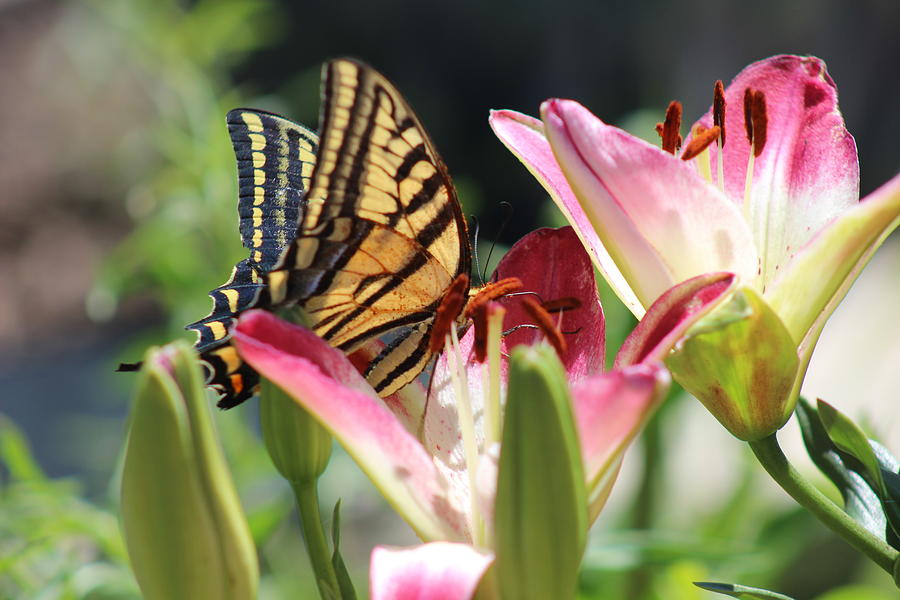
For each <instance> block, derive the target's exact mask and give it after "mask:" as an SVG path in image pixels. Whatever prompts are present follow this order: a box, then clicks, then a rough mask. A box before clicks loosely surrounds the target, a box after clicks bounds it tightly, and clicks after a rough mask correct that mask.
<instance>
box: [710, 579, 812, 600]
mask: <svg viewBox="0 0 900 600" xmlns="http://www.w3.org/2000/svg"><path fill="white" fill-rule="evenodd" d="M694 585H696V586H697V587H699V588H702V589H704V590H709V591H710V592H716V593H717V594H725V595H726V596H732V597H734V598H768V599H769V600H794V599H793V598H791V597H790V596H785V595H784V594H779V593H778V592H773V591H772V590H764V589H762V588H754V587H747V586H746V585H738V584H735V583H715V582H712V581H695V582H694Z"/></svg>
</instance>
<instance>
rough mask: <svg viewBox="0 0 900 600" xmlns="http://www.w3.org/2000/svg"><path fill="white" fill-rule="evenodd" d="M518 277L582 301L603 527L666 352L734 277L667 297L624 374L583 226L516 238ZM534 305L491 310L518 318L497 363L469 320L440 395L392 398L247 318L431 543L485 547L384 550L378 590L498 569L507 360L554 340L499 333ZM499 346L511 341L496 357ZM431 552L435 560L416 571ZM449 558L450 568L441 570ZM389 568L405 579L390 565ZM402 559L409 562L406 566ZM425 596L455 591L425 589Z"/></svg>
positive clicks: (663, 383) (285, 381) (588, 411)
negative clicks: (494, 563) (612, 348)
mask: <svg viewBox="0 0 900 600" xmlns="http://www.w3.org/2000/svg"><path fill="white" fill-rule="evenodd" d="M510 276H516V277H518V278H519V279H521V281H522V283H523V289H524V290H526V291H528V292H533V293H534V294H536V295H537V297H538V298H540V299H541V300H542V301H544V302H547V301H552V300H557V299H563V298H566V299H571V298H574V299H577V300H578V304H579V306H578V308H575V309H573V310H567V311H564V312H563V313H561V315H560V317H559V318H560V321H561V324H560V329H561V330H562V331H563V332H569V333H563V337H564V338H565V341H566V345H567V349H566V350H565V353H564V355H563V356H562V363H563V365H564V367H565V369H566V373H567V377H568V379H569V382H570V391H571V397H572V399H573V402H574V406H573V408H574V410H573V413H574V415H575V417H574V418H575V421H576V423H575V425H576V427H577V431H578V437H579V439H580V447H581V454H582V457H583V463H584V476H585V483H586V488H587V491H588V495H587V497H588V506H586V507H584V510H585V511H586V512H587V514H588V516H589V518H590V520H591V521H593V519H594V518H596V516H597V514H599V512H600V509H601V508H602V506H603V504H604V502H605V500H606V497H607V495H608V493H609V491H610V489H611V487H612V484H613V482H614V481H615V477H616V474H617V471H618V466H619V464H620V462H621V458H622V454H623V453H624V451H625V449H626V448H627V446H628V444H629V443H630V441H631V440H632V439H633V438H634V436H635V435H636V434H637V433H638V431H639V430H640V428H641V427H642V425H643V424H644V422H645V421H646V420H647V418H648V417H649V415H650V414H652V412H653V410H654V409H655V408H656V406H657V405H658V403H659V402H660V401H661V399H662V398H663V396H664V395H665V392H666V390H667V388H668V383H669V378H668V373H667V371H666V370H665V369H664V368H663V367H662V365H661V363H660V358H661V357H662V356H663V355H664V353H665V351H667V350H668V348H669V347H671V344H672V343H674V340H676V339H677V338H678V335H679V334H678V333H677V332H681V331H683V330H684V329H685V328H686V327H689V326H690V324H691V323H693V322H695V321H696V320H697V319H698V318H700V317H701V316H702V315H703V314H705V313H706V312H708V311H709V310H711V308H712V307H714V306H715V305H716V303H717V302H720V301H721V299H722V298H723V297H725V296H727V293H728V290H730V289H731V288H732V287H733V278H732V277H731V276H729V275H727V274H724V275H722V274H716V275H712V276H705V277H703V278H698V279H696V280H693V281H691V282H688V283H687V284H685V285H683V286H680V287H679V288H677V289H676V290H674V291H673V292H672V293H671V294H669V295H667V296H666V297H665V298H663V299H661V300H660V302H659V303H658V305H657V306H655V307H654V308H653V310H651V311H650V314H648V318H647V320H646V326H645V327H644V328H643V329H642V330H641V331H640V332H636V335H633V336H632V339H631V340H630V341H629V343H628V344H626V347H627V356H624V355H623V356H624V357H620V358H621V360H620V362H619V365H618V366H617V368H616V369H615V370H613V371H611V372H606V373H604V372H602V366H603V362H604V351H603V347H604V327H605V325H604V320H603V313H602V310H601V307H600V303H599V299H598V296H597V289H596V283H595V281H594V275H593V269H592V267H591V263H590V259H589V258H588V256H587V254H586V253H585V251H584V249H583V247H582V246H581V244H580V242H579V241H578V238H577V237H576V235H575V234H574V232H573V231H572V229H571V228H568V227H567V228H563V229H559V230H548V229H545V230H540V231H536V232H534V233H532V234H529V235H528V236H526V237H525V238H523V239H522V240H520V241H519V242H518V243H516V244H515V245H514V246H513V248H512V249H511V250H510V251H509V253H508V254H507V255H506V257H504V259H503V260H502V261H501V263H500V265H499V266H498V268H497V271H496V273H495V278H504V277H510ZM521 302H522V300H521V299H520V298H515V297H508V298H503V299H501V300H499V301H498V302H497V303H496V305H494V306H493V308H491V307H489V308H490V310H489V312H491V313H494V314H495V315H502V314H503V313H504V312H505V320H504V321H503V323H502V327H500V326H499V325H500V323H499V322H492V321H491V318H492V317H489V319H488V320H489V331H491V332H492V333H490V334H489V340H488V360H487V362H486V363H484V364H482V363H478V362H477V361H475V360H474V359H473V355H474V353H473V346H474V344H475V332H474V328H470V329H469V330H468V331H467V332H466V334H465V335H464V336H463V338H462V339H461V340H459V341H458V343H457V342H455V341H454V343H453V344H452V346H453V347H448V348H446V349H445V351H444V352H443V353H442V354H441V356H440V357H439V359H438V361H437V363H436V365H435V368H434V373H433V376H432V381H431V384H430V386H429V389H428V390H426V389H425V388H424V387H423V386H422V385H420V384H418V383H414V384H412V385H411V386H408V387H407V388H404V390H401V392H400V393H398V394H395V395H394V396H392V397H390V398H387V399H381V398H379V397H378V395H377V394H376V393H375V392H374V390H372V389H371V387H369V386H368V384H367V383H366V381H365V379H363V377H362V376H361V375H360V374H359V372H358V371H357V370H356V369H355V368H354V366H353V365H352V364H351V362H350V361H349V360H348V359H347V358H346V357H345V356H344V355H343V354H341V353H340V352H339V351H337V350H335V349H333V348H331V347H330V346H328V345H327V344H326V343H325V342H323V341H322V340H320V339H319V338H317V337H316V336H315V335H314V334H312V333H311V332H309V331H308V330H305V329H303V328H301V327H298V326H295V325H292V324H289V323H286V322H284V321H281V320H280V319H278V318H277V317H275V316H274V315H272V314H270V313H267V312H262V311H251V312H248V313H247V314H246V315H245V316H243V317H242V318H241V319H240V322H239V324H238V326H237V327H236V329H235V333H234V340H235V343H236V345H237V348H238V351H239V352H240V353H241V355H242V357H243V358H244V359H245V360H246V361H247V362H248V363H250V364H251V365H252V366H253V367H254V368H255V369H257V370H258V371H259V372H260V373H261V374H263V375H264V376H265V377H266V378H268V379H269V380H271V381H272V382H274V383H275V384H276V385H278V386H279V387H281V388H282V389H283V390H285V391H286V392H287V393H288V394H290V395H291V396H292V397H293V398H294V399H295V400H296V401H297V402H298V404H301V405H302V406H304V407H305V408H306V409H307V410H308V411H309V412H310V413H311V414H312V415H313V416H315V417H316V418H317V419H318V420H319V421H320V422H321V423H322V424H323V425H324V426H325V427H326V428H327V429H329V430H330V431H331V433H332V434H333V435H334V437H335V438H336V439H337V440H338V441H339V442H340V443H341V444H342V445H343V446H344V448H345V449H346V450H347V452H348V453H349V454H350V455H351V456H352V457H353V459H354V460H355V461H356V462H357V464H358V465H359V466H360V468H361V469H362V470H363V471H364V472H365V473H366V475H367V476H368V477H369V478H370V479H371V480H372V482H373V483H374V484H375V485H376V487H378V489H379V490H380V491H381V493H382V494H383V495H384V496H385V498H386V499H387V500H388V502H389V503H390V504H391V505H392V506H393V507H394V509H395V510H397V511H398V513H399V514H400V515H401V516H402V517H403V518H404V519H405V520H406V521H407V522H408V523H409V524H410V526H411V527H412V528H413V530H414V531H415V532H416V533H417V535H418V536H419V537H420V538H421V539H422V540H423V541H424V542H430V543H436V542H455V543H461V544H464V545H467V546H469V547H471V548H473V549H474V550H473V551H472V552H475V554H473V553H472V552H469V553H468V554H466V552H465V551H463V554H466V556H468V557H469V558H471V559H472V560H463V559H459V560H458V561H457V560H456V559H455V558H453V557H454V556H457V553H455V552H449V553H442V552H436V551H434V549H433V548H430V547H428V545H427V546H425V547H421V548H420V550H421V554H417V553H415V552H413V553H410V554H404V555H402V556H403V557H405V558H402V557H399V558H397V561H399V563H398V562H397V561H389V560H387V559H384V557H385V556H388V555H387V554H385V553H387V552H388V551H387V550H376V553H375V554H373V570H375V571H376V572H373V574H372V581H373V586H374V584H375V583H378V589H381V590H386V589H399V588H396V587H391V586H392V585H394V586H395V585H396V582H395V583H391V580H392V579H393V578H394V577H398V578H400V579H398V580H397V581H404V582H406V583H404V585H406V584H407V583H408V580H409V578H424V579H422V581H421V585H422V587H421V589H423V590H426V589H434V588H429V587H428V586H427V580H431V579H435V578H437V579H440V578H443V577H446V576H447V573H448V571H447V569H451V568H453V569H460V568H463V569H466V570H469V571H470V572H472V573H477V574H478V577H480V574H481V572H483V571H484V569H485V568H486V566H487V563H485V562H484V561H482V560H480V559H478V558H477V557H478V556H487V557H488V558H489V560H488V562H490V560H491V559H492V557H493V546H492V527H491V524H492V519H493V501H494V494H495V491H496V481H497V457H498V455H499V440H500V436H499V433H500V427H501V426H502V418H501V417H500V416H499V415H500V414H502V410H503V409H502V407H503V405H504V400H503V397H504V395H505V389H506V377H507V375H506V374H507V364H506V360H505V359H503V358H502V356H503V355H504V354H508V352H509V351H510V350H511V349H512V348H513V347H514V346H517V345H520V344H533V343H537V342H538V341H539V340H540V339H541V338H542V337H543V336H544V333H543V332H542V331H541V330H538V329H534V328H530V327H525V328H519V329H517V330H516V331H514V332H512V333H509V334H508V335H504V336H503V337H501V336H500V334H499V331H500V330H501V329H506V330H508V329H510V328H513V327H516V326H518V325H530V324H531V323H532V319H531V318H530V317H529V316H528V315H527V312H526V311H525V310H523V309H522V308H521V306H520V304H521ZM503 307H505V310H504V308H503ZM492 323H493V324H492ZM654 324H655V326H654ZM494 325H497V327H494ZM492 327H493V329H492ZM673 332H675V333H673ZM492 340H493V341H492ZM492 343H496V344H497V349H499V350H498V351H495V352H493V353H492V351H491V344H492ZM498 384H499V385H498ZM444 547H445V548H446V546H444ZM404 552H406V551H404ZM422 556H425V557H426V559H427V560H426V559H422V558H421V557H422ZM379 557H381V558H379ZM382 559H384V560H382ZM407 559H408V560H407ZM420 560H426V562H428V563H429V565H431V566H429V568H419V567H416V566H415V565H417V564H418V562H419V561H420ZM441 560H443V561H445V564H443V566H442V565H441V564H438V563H439V561H441ZM435 561H438V562H435ZM453 562H456V563H457V564H455V565H454V564H450V563H453ZM388 563H390V564H391V565H393V566H391V567H390V568H391V570H392V572H394V571H396V573H395V574H394V575H391V576H388V575H386V574H385V573H387V571H385V572H381V569H382V568H384V569H387V568H388V567H385V566H384V565H385V564H388ZM398 564H400V565H404V564H405V565H409V567H408V568H397V565H398ZM475 580H476V581H477V577H476V579H475ZM417 585H418V584H417ZM383 586H386V587H383ZM454 589H455V588H454ZM471 589H474V588H465V589H463V588H460V590H461V591H460V594H459V595H458V596H452V597H459V598H467V597H470V595H471V594H470V591H471ZM466 590H468V591H466ZM445 591H446V590H445ZM463 592H465V593H463ZM380 594H381V595H379V596H378V597H382V598H387V597H391V598H403V597H407V596H404V595H402V594H399V595H389V594H387V592H383V593H380ZM416 597H419V598H449V597H451V596H448V595H446V594H445V595H440V594H437V595H429V594H428V593H425V592H423V595H420V596H416Z"/></svg>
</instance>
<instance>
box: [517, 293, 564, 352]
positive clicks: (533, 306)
mask: <svg viewBox="0 0 900 600" xmlns="http://www.w3.org/2000/svg"><path fill="white" fill-rule="evenodd" d="M522 307H523V308H524V309H525V311H526V312H527V313H528V314H529V315H530V316H531V318H532V319H534V321H535V324H536V325H537V327H538V329H540V330H541V331H542V332H543V333H544V337H545V338H546V340H547V341H548V342H549V343H550V345H551V346H553V348H554V349H555V350H556V353H557V354H558V355H559V356H560V357H563V356H565V354H566V340H565V338H564V337H563V334H562V333H561V332H560V330H559V329H558V327H557V325H556V323H554V322H553V317H552V316H551V315H550V313H549V312H547V311H546V310H545V309H544V307H543V306H541V305H540V304H538V303H537V302H535V301H534V300H532V299H531V298H525V299H524V300H523V301H522ZM560 316H562V315H560Z"/></svg>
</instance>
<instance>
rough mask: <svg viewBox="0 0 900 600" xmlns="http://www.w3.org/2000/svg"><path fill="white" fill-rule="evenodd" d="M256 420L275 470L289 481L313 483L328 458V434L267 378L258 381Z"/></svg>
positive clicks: (329, 443)
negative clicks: (257, 416)
mask: <svg viewBox="0 0 900 600" xmlns="http://www.w3.org/2000/svg"><path fill="white" fill-rule="evenodd" d="M259 422H260V427H261V428H262V435H263V440H265V443H266V449H267V450H268V451H269V456H270V457H271V458H272V463H273V464H274V465H275V468H276V469H278V472H279V473H281V475H282V476H283V477H284V478H285V479H287V480H288V481H289V482H291V483H292V484H300V483H309V482H314V481H315V480H316V479H318V478H319V476H320V475H321V474H322V473H324V472H325V467H327V466H328V459H329V458H331V446H332V444H331V434H330V433H328V430H326V429H325V428H324V427H322V426H321V425H319V422H318V421H316V419H315V418H314V417H313V416H312V415H310V414H309V413H308V412H307V411H306V409H305V408H303V407H302V406H300V405H299V404H297V403H296V402H294V400H293V399H292V398H291V397H290V396H289V395H287V394H285V393H284V392H283V391H282V390H281V388H279V387H278V386H277V385H275V384H273V383H271V382H270V381H268V380H267V379H263V380H262V381H261V382H260V393H259Z"/></svg>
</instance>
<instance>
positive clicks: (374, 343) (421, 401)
mask: <svg viewBox="0 0 900 600" xmlns="http://www.w3.org/2000/svg"><path fill="white" fill-rule="evenodd" d="M385 345H386V344H385V343H384V342H382V341H381V340H370V341H369V342H366V343H365V344H363V346H362V347H361V348H359V349H358V350H356V351H355V352H352V353H351V354H348V355H347V358H348V359H349V360H350V362H351V363H353V366H354V367H356V370H357V371H359V372H360V373H365V371H366V368H368V366H369V364H370V363H371V362H372V360H374V359H375V357H376V356H378V353H379V352H381V351H382V350H383V349H384V347H385ZM426 397H427V391H426V390H425V386H423V385H422V383H421V382H420V381H419V380H418V379H414V380H412V381H411V382H409V383H408V384H407V385H405V386H403V387H402V388H400V389H399V390H397V391H396V392H394V393H393V394H391V395H390V396H388V397H387V398H382V400H383V401H384V404H385V406H387V407H388V408H389V409H390V411H391V412H392V413H394V416H395V417H397V419H398V420H399V421H400V422H401V423H403V426H404V427H406V430H407V431H409V432H410V433H411V434H413V435H418V432H419V430H420V429H421V427H422V418H423V416H424V414H425V400H426Z"/></svg>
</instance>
